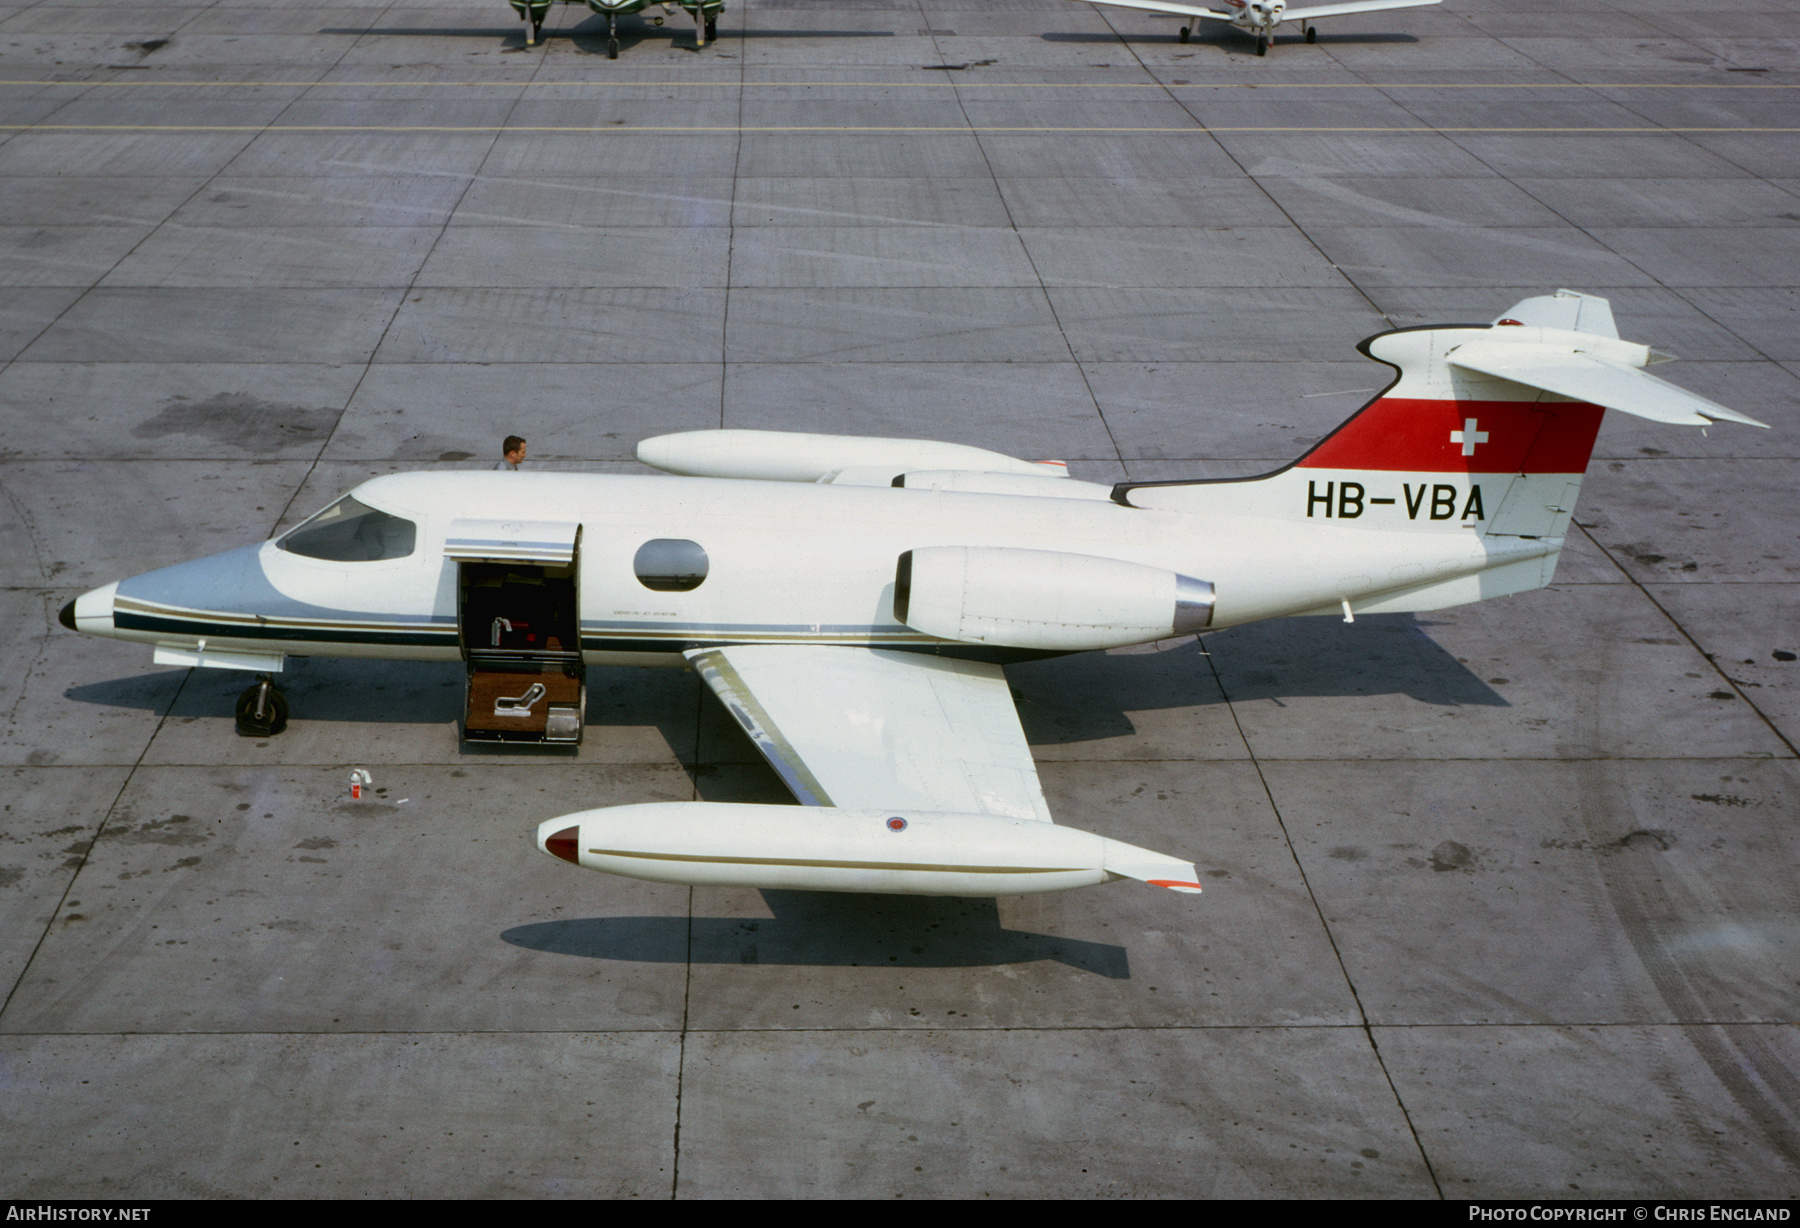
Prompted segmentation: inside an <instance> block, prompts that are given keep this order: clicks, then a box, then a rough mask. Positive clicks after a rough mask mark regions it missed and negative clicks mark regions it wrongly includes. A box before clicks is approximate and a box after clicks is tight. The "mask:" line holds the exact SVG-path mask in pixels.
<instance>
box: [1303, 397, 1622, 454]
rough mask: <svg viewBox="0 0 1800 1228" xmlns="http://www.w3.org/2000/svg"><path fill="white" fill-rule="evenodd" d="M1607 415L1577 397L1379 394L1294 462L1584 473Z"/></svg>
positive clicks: (1597, 407) (1596, 406)
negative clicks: (1459, 397)
mask: <svg viewBox="0 0 1800 1228" xmlns="http://www.w3.org/2000/svg"><path fill="white" fill-rule="evenodd" d="M1605 412H1606V411H1605V410H1603V409H1601V408H1600V407H1599V406H1598V405H1586V404H1583V403H1581V402H1578V401H1556V402H1543V401H1452V400H1441V401H1438V400H1413V399H1408V398H1403V397H1382V398H1380V399H1379V400H1377V401H1376V402H1375V403H1374V404H1372V405H1370V406H1369V407H1368V408H1367V409H1364V410H1363V411H1362V412H1361V413H1359V414H1357V415H1356V416H1355V417H1354V418H1352V419H1350V421H1348V422H1346V423H1344V425H1342V426H1340V427H1339V428H1338V429H1337V430H1335V431H1333V432H1332V433H1331V434H1330V435H1328V436H1326V437H1325V439H1324V440H1323V442H1321V443H1320V444H1319V446H1318V447H1316V448H1314V449H1313V450H1312V451H1311V452H1308V453H1307V454H1306V455H1305V456H1303V457H1301V458H1300V460H1299V462H1298V467H1299V468H1301V469H1378V470H1387V471H1390V472H1404V473H1581V472H1583V471H1584V470H1586V469H1587V463H1588V457H1589V456H1590V455H1591V454H1592V453H1593V451H1594V437H1595V436H1596V435H1598V434H1599V433H1600V419H1601V416H1602V415H1603V414H1605ZM1471 423H1472V424H1473V425H1471Z"/></svg>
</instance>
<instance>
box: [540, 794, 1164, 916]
mask: <svg viewBox="0 0 1800 1228" xmlns="http://www.w3.org/2000/svg"><path fill="white" fill-rule="evenodd" d="M537 845H538V848H539V849H541V850H542V851H543V852H545V853H548V854H550V855H551V856H553V857H557V858H560V859H561V860H563V861H567V862H570V863H572V864H575V865H579V866H583V867H585V868H587V869H590V870H604V871H606V872H607V873H610V874H619V875H623V876H625V877H627V878H641V879H648V880H650V881H652V882H663V883H682V884H685V885H688V886H697V887H709V886H716V887H726V886H729V887H759V888H766V889H780V890H798V891H862V892H872V893H880V894H890V895H958V896H999V895H1033V894H1038V893H1041V892H1047V891H1064V890H1067V889H1069V888H1071V887H1088V886H1093V885H1095V884H1098V883H1105V882H1113V881H1116V880H1118V879H1121V878H1133V879H1137V880H1138V881H1140V882H1146V883H1150V884H1152V885H1154V886H1158V887H1166V888H1168V889H1169V890H1171V891H1175V892H1180V893H1184V894H1189V895H1192V894H1197V893H1198V892H1199V891H1200V883H1199V881H1198V876H1197V875H1196V873H1195V870H1194V866H1193V864H1192V863H1191V862H1186V861H1182V860H1181V859H1180V858H1177V857H1170V856H1166V855H1164V854H1162V853H1155V852H1152V851H1150V850H1149V849H1144V848H1138V847H1137V846H1135V845H1131V844H1126V843H1124V842H1123V841H1119V840H1110V839H1107V838H1106V837H1105V836H1097V835H1095V834H1093V833H1092V832H1085V831H1078V830H1076V829H1075V828H1072V827H1060V826H1057V825H1055V824H1051V823H1044V822H1040V821H1038V820H1035V819H1009V818H1003V817H1001V816H998V815H991V814H949V813H942V812H935V811H925V812H920V811H904V810H862V809H855V810H853V809H840V808H836V807H811V806H807V807H796V806H765V805H751V804H745V803H732V802H649V803H644V804H641V805H634V806H610V807H606V808H604V809H599V810H587V811H582V812H580V813H578V814H569V815H564V816H562V817H561V818H555V819H550V820H547V821H546V822H544V823H542V824H540V825H539V827H538V829H537Z"/></svg>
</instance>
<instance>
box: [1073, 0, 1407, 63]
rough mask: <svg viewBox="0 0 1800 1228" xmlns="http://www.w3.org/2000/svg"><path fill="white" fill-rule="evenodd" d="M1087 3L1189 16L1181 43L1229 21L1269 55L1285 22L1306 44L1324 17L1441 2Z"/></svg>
mask: <svg viewBox="0 0 1800 1228" xmlns="http://www.w3.org/2000/svg"><path fill="white" fill-rule="evenodd" d="M1082 2H1083V3H1087V4H1106V5H1111V6H1112V7H1113V8H1121V9H1143V10H1144V11H1145V12H1150V13H1172V14H1173V15H1175V16H1177V17H1186V18H1188V19H1189V24H1187V25H1185V26H1182V27H1181V41H1182V42H1184V43H1185V42H1187V41H1188V36H1189V35H1190V34H1191V33H1192V32H1193V28H1194V26H1196V25H1198V24H1199V23H1200V22H1202V21H1226V22H1230V23H1231V24H1232V25H1234V26H1236V27H1237V28H1238V29H1240V30H1245V31H1248V32H1249V33H1250V34H1253V35H1255V36H1256V54H1257V55H1267V54H1268V52H1269V46H1270V44H1272V43H1273V42H1274V41H1275V27H1276V26H1278V25H1280V24H1281V23H1282V22H1284V21H1297V22H1299V23H1300V24H1301V26H1302V27H1303V28H1304V29H1305V30H1306V41H1307V42H1309V43H1310V42H1312V41H1313V40H1314V39H1315V38H1317V37H1318V30H1317V29H1316V28H1315V27H1314V26H1313V22H1314V21H1316V20H1317V19H1319V18H1321V17H1348V16H1349V15H1350V14H1352V13H1378V12H1380V11H1381V10H1382V9H1414V8H1422V7H1424V6H1425V5H1427V4H1438V3H1440V2H1441V0H1350V2H1349V3H1347V4H1314V5H1308V6H1306V7H1305V8H1298V9H1290V8H1289V7H1288V6H1287V0H1221V3H1223V4H1224V6H1225V11H1224V12H1222V13H1221V12H1218V11H1217V10H1214V9H1205V8H1195V7H1194V6H1193V5H1191V4H1169V3H1165V0H1082Z"/></svg>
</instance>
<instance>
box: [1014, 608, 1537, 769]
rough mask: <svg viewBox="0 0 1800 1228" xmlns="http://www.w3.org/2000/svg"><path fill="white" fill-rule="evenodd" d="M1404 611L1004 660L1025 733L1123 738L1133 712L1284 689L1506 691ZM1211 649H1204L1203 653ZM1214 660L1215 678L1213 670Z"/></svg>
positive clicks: (1318, 693) (1414, 693) (1453, 697)
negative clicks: (1140, 648)
mask: <svg viewBox="0 0 1800 1228" xmlns="http://www.w3.org/2000/svg"><path fill="white" fill-rule="evenodd" d="M1429 625H1430V624H1429V623H1424V622H1420V621H1419V620H1418V619H1417V618H1415V617H1414V616H1413V615H1411V614H1370V615H1363V616H1362V617H1360V618H1358V619H1357V620H1356V622H1355V623H1345V622H1344V621H1343V620H1342V619H1341V618H1333V617H1323V618H1282V619H1273V620H1271V621H1269V622H1262V623H1252V624H1250V625H1249V626H1245V627H1234V628H1232V629H1231V630H1229V631H1222V632H1215V633H1212V634H1209V635H1207V636H1206V637H1205V649H1203V648H1202V646H1201V645H1200V644H1198V643H1195V642H1194V641H1193V640H1185V641H1181V642H1179V643H1177V644H1174V645H1172V646H1170V647H1168V648H1165V649H1163V650H1162V651H1160V652H1122V653H1080V654H1076V655H1073V656H1067V657H1057V658H1053V659H1051V660H1047V661H1034V662H1030V663H1028V664H1024V665H1015V666H1012V667H1010V668H1009V669H1008V671H1007V677H1008V680H1009V681H1010V682H1011V683H1012V688H1013V697H1014V699H1015V700H1016V701H1017V703H1018V708H1019V719H1020V722H1021V723H1022V724H1023V725H1024V728H1025V738H1026V741H1028V742H1030V743H1032V744H1033V745H1037V746H1044V745H1063V744H1067V743H1074V742H1088V741H1095V740H1098V739H1101V738H1116V737H1126V736H1129V735H1131V734H1132V733H1133V732H1134V730H1135V726H1134V725H1133V723H1132V721H1131V717H1130V715H1129V714H1130V713H1131V712H1134V711H1135V712H1147V711H1156V710H1159V709H1167V708H1204V707H1208V706H1211V705H1214V704H1217V703H1219V702H1221V700H1229V701H1230V702H1232V703H1252V702H1257V701H1268V702H1273V703H1276V704H1281V703H1283V702H1284V701H1287V700H1291V699H1315V698H1333V697H1353V696H1377V695H1404V696H1406V697H1407V698H1408V699H1411V700H1413V701H1415V702H1417V703H1424V704H1431V705H1433V706H1437V707H1505V706H1506V700H1505V699H1504V698H1502V697H1501V696H1500V694H1499V693H1498V692H1496V691H1495V690H1494V689H1493V688H1492V687H1490V686H1489V685H1488V684H1487V683H1485V682H1483V681H1482V680H1481V679H1480V678H1479V677H1477V676H1476V675H1475V674H1473V673H1471V672H1470V670H1469V668H1468V666H1466V665H1464V664H1463V663H1462V662H1460V661H1458V660H1457V659H1456V658H1455V657H1453V656H1451V655H1450V654H1449V653H1448V652H1445V651H1444V649H1443V648H1442V647H1440V646H1439V645H1438V644H1437V643H1436V642H1435V641H1433V640H1432V639H1431V637H1430V636H1429V635H1427V634H1425V628H1427V627H1428V626H1429ZM1207 651H1210V652H1211V654H1212V656H1211V657H1210V659H1209V658H1208V656H1207V655H1206V652H1207ZM1215 671H1216V678H1215Z"/></svg>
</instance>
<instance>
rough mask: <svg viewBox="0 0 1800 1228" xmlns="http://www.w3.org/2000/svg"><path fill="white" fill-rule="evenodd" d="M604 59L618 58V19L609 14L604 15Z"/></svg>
mask: <svg viewBox="0 0 1800 1228" xmlns="http://www.w3.org/2000/svg"><path fill="white" fill-rule="evenodd" d="M606 58H607V59H609V60H616V59H618V58H619V19H618V18H617V17H615V16H614V15H613V14H611V13H608V14H607V15H606Z"/></svg>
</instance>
